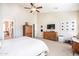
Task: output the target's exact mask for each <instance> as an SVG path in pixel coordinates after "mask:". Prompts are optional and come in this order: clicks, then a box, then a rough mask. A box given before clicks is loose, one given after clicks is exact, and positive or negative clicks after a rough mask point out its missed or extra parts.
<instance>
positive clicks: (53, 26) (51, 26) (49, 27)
mask: <svg viewBox="0 0 79 59" xmlns="http://www.w3.org/2000/svg"><path fill="white" fill-rule="evenodd" d="M47 29H55V24H48V25H47Z"/></svg>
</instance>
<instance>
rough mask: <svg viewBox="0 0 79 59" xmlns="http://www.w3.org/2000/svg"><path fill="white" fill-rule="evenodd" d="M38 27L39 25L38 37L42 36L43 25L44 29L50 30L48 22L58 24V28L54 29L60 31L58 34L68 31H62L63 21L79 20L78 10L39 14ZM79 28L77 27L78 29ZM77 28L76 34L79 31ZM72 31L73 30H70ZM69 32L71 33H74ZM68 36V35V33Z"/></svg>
mask: <svg viewBox="0 0 79 59" xmlns="http://www.w3.org/2000/svg"><path fill="white" fill-rule="evenodd" d="M37 20H38V21H37V27H38V31H37V35H38V36H37V37H42V35H43V34H42V33H41V31H40V28H41V27H40V26H41V25H43V29H44V31H49V30H47V24H55V25H56V29H55V30H53V31H56V32H58V34H59V35H60V34H62V33H64V34H65V33H66V31H64V32H62V31H61V28H60V26H61V22H62V21H63V22H64V21H69V22H70V21H73V20H74V21H76V20H77V12H75V11H73V12H51V13H40V14H38V16H37ZM76 30H77V29H76ZM76 30H75V34H76V33H77V32H76ZM70 32H72V31H70ZM70 32H69V35H70V34H72V33H70ZM66 36H67V35H66Z"/></svg>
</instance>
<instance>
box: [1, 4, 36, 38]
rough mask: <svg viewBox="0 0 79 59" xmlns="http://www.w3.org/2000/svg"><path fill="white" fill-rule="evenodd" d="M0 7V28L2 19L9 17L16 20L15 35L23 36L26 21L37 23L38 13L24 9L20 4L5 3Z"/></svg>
mask: <svg viewBox="0 0 79 59" xmlns="http://www.w3.org/2000/svg"><path fill="white" fill-rule="evenodd" d="M0 8H1V9H0V10H1V11H0V30H2V28H1V26H2V22H1V21H3V20H6V19H7V18H9V19H11V20H14V37H20V36H22V33H23V31H22V26H23V25H24V24H25V22H28V23H29V24H36V22H35V21H36V15H35V14H32V13H29V11H27V10H26V9H24V7H23V6H21V5H20V4H17V3H13V4H12V3H10V4H8V3H3V4H0ZM1 32H2V31H1ZM1 32H0V33H1ZM1 35H2V34H1ZM1 37H2V36H1Z"/></svg>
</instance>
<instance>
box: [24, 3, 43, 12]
mask: <svg viewBox="0 0 79 59" xmlns="http://www.w3.org/2000/svg"><path fill="white" fill-rule="evenodd" d="M30 5H31V7H24V8H25V9H30V10H31V11H30V13H32V12H34V11H36V12H40V11H39V9H41V8H42V6H39V7H37V6H35V5H34V3H30Z"/></svg>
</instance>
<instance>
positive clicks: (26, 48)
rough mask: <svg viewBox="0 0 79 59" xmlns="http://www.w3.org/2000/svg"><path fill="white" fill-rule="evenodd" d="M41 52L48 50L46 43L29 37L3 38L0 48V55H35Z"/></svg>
mask: <svg viewBox="0 0 79 59" xmlns="http://www.w3.org/2000/svg"><path fill="white" fill-rule="evenodd" d="M43 52H48V47H47V46H46V44H45V43H44V42H43V41H41V40H38V39H33V38H29V37H20V38H17V39H10V40H4V41H3V46H2V48H1V49H0V55H4V56H36V55H39V54H40V53H43Z"/></svg>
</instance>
